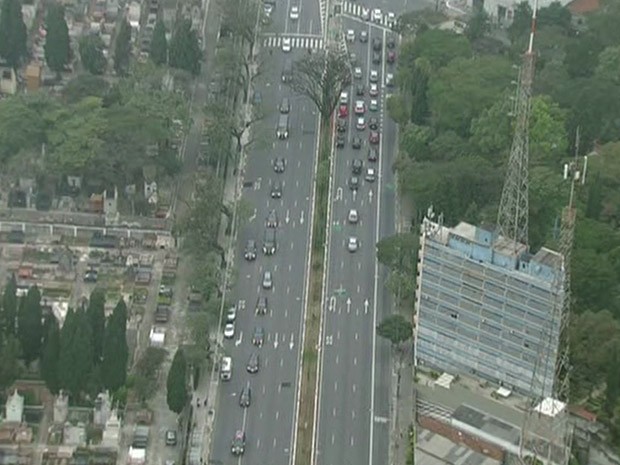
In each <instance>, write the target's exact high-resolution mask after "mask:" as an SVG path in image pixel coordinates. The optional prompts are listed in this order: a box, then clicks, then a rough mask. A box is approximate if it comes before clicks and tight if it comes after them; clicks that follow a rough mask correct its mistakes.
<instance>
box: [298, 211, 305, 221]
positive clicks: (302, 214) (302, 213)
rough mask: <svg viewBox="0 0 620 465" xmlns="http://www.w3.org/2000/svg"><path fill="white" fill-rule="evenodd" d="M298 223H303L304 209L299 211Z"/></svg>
mask: <svg viewBox="0 0 620 465" xmlns="http://www.w3.org/2000/svg"><path fill="white" fill-rule="evenodd" d="M299 223H300V224H304V211H303V210H302V211H301V218H299Z"/></svg>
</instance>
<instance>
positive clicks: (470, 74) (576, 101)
mask: <svg viewBox="0 0 620 465" xmlns="http://www.w3.org/2000/svg"><path fill="white" fill-rule="evenodd" d="M619 21H620V2H618V1H617V0H616V1H610V2H606V3H604V4H603V5H602V6H601V8H600V9H599V10H598V11H597V12H595V13H592V14H589V15H587V16H586V17H585V18H583V19H579V20H573V18H572V17H571V14H570V12H569V11H568V10H567V9H565V8H563V7H561V6H560V4H558V3H553V4H551V5H550V6H548V7H546V8H542V9H540V10H539V12H538V24H537V26H538V27H537V31H536V38H535V42H534V48H535V49H536V54H537V55H536V56H537V58H536V76H535V78H534V96H533V101H532V111H531V121H530V219H529V224H530V244H531V247H532V249H534V250H536V249H538V248H539V247H541V246H543V245H545V246H548V247H550V248H557V242H558V239H559V218H560V211H561V208H562V207H563V206H564V205H565V204H566V203H567V199H568V192H567V188H568V186H567V185H566V184H565V183H564V182H563V180H562V172H561V167H562V164H563V163H564V162H566V161H567V160H569V159H570V157H572V156H574V153H575V152H577V153H579V154H580V155H585V154H590V156H589V157H588V172H587V178H588V179H587V182H586V185H585V186H583V187H582V188H581V189H580V191H579V194H578V208H579V213H578V220H577V227H576V233H575V244H574V252H573V257H572V263H571V267H572V293H573V307H572V319H571V336H570V340H571V360H572V364H571V365H572V373H571V397H572V399H571V400H572V402H574V403H576V404H581V405H584V406H586V407H587V408H588V409H590V410H591V411H593V412H595V413H596V414H598V416H599V419H601V420H602V421H603V422H605V423H606V425H607V426H609V428H610V432H611V435H610V437H611V440H612V442H614V443H615V444H618V443H619V442H620V402H619V401H620V365H619V362H620V355H619V354H620V292H618V291H619V288H618V286H619V285H618V283H619V282H620V266H619V265H620V260H619V259H618V257H620V233H618V229H617V228H618V219H619V216H618V205H620V202H619V200H618V191H619V188H620V181H619V179H620V177H619V176H618V174H619V172H620V131H619V129H620V128H619V127H618V125H619V124H620V123H619V122H620V101H619V99H620V78H619V76H620V68H618V63H620V34H619V33H618V27H617V24H618V23H619ZM530 22H531V10H530V7H529V6H528V5H527V4H526V3H522V4H520V5H519V6H518V8H517V9H516V13H515V20H514V23H513V25H512V26H511V27H510V29H509V30H508V39H507V40H498V39H494V38H492V37H491V35H489V32H490V31H491V28H490V25H489V22H488V18H486V15H485V14H484V13H483V12H478V13H477V14H476V16H475V17H474V18H473V20H472V22H471V23H470V26H469V28H468V29H467V31H466V33H465V35H457V34H455V33H453V32H449V31H441V30H438V29H433V28H429V27H428V25H425V24H423V23H422V24H420V23H418V24H415V25H413V26H412V27H410V28H409V29H408V30H413V29H415V30H416V36H415V40H414V37H413V34H409V35H408V36H406V37H405V38H404V41H403V44H402V47H401V50H400V54H399V66H398V72H397V76H396V79H397V83H398V91H397V93H395V95H394V96H392V97H391V98H390V99H389V102H388V110H389V114H390V116H391V117H392V118H393V119H394V120H395V121H396V122H397V123H398V124H399V138H400V140H399V145H400V148H399V155H398V159H397V161H396V163H395V170H396V172H397V174H398V178H399V192H400V195H401V196H402V197H403V198H404V199H405V200H406V201H407V202H408V203H409V204H410V205H411V206H412V208H413V211H414V215H413V216H414V218H413V222H412V225H411V231H410V232H409V231H405V232H404V233H403V235H401V236H397V237H395V238H388V239H385V240H383V241H382V242H381V243H380V244H379V246H378V248H379V260H380V262H381V263H383V264H384V265H386V266H387V267H388V269H389V270H390V278H389V280H388V283H387V285H388V286H389V287H390V288H391V289H392V290H393V291H394V292H395V293H396V294H397V297H398V300H399V301H400V302H401V304H404V303H406V304H407V305H408V306H409V308H411V306H412V305H413V296H414V283H415V270H416V261H417V256H416V253H417V252H416V251H417V248H418V245H417V237H416V236H417V235H418V225H419V223H420V221H421V219H422V217H423V215H424V213H425V212H426V211H427V209H428V207H429V206H431V205H432V206H433V208H434V211H435V212H437V213H442V214H443V217H444V222H445V224H446V225H448V226H452V225H455V224H456V223H457V222H459V221H461V220H462V221H468V222H471V223H476V224H484V223H486V224H494V223H495V221H496V215H497V209H498V201H499V198H500V192H501V188H502V183H503V180H504V174H505V168H506V161H507V156H508V153H509V150H510V145H511V140H512V135H513V134H512V131H513V129H512V128H513V123H512V119H511V109H512V107H511V97H512V96H513V95H514V92H515V89H514V87H513V85H512V82H513V81H516V80H517V77H518V76H517V71H516V69H515V68H513V65H515V64H516V65H519V64H520V56H521V54H522V53H523V52H524V51H525V49H526V44H527V37H528V34H529V31H530ZM578 128H579V145H578V146H576V133H577V129H578Z"/></svg>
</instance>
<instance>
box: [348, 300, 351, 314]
mask: <svg viewBox="0 0 620 465" xmlns="http://www.w3.org/2000/svg"><path fill="white" fill-rule="evenodd" d="M350 311H351V297H349V298H348V299H347V313H349V312H350Z"/></svg>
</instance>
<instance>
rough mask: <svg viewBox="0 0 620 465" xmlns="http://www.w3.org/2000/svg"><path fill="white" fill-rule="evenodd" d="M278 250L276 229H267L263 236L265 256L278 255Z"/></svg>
mask: <svg viewBox="0 0 620 465" xmlns="http://www.w3.org/2000/svg"><path fill="white" fill-rule="evenodd" d="M277 249H278V242H277V237H276V229H275V228H267V229H265V234H264V236H263V253H264V254H265V255H273V254H275V253H276V250H277Z"/></svg>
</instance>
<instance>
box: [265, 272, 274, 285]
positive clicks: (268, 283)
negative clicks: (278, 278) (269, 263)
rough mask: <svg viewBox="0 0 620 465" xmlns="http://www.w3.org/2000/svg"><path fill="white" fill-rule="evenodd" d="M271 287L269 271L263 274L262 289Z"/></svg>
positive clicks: (271, 279)
mask: <svg viewBox="0 0 620 465" xmlns="http://www.w3.org/2000/svg"><path fill="white" fill-rule="evenodd" d="M272 287H273V277H272V276H271V271H264V272H263V289H271V288H272Z"/></svg>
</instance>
